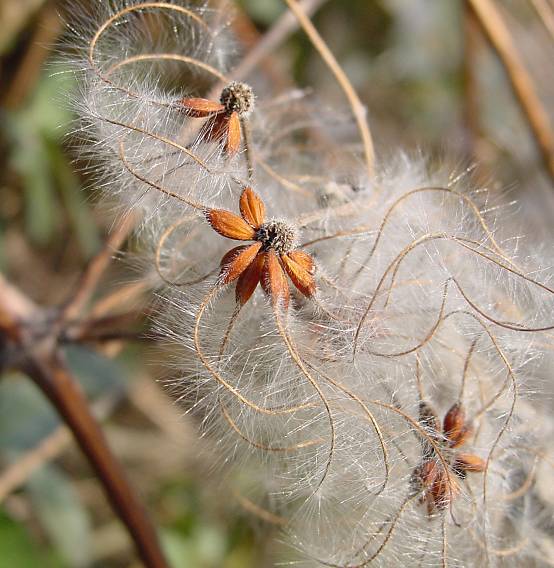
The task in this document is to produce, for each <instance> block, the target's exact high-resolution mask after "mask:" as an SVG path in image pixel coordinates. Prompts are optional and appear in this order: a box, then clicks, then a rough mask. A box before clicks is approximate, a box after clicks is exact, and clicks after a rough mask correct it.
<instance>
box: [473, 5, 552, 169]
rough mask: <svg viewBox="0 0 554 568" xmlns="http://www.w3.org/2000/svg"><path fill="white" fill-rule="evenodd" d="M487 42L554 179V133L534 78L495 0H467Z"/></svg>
mask: <svg viewBox="0 0 554 568" xmlns="http://www.w3.org/2000/svg"><path fill="white" fill-rule="evenodd" d="M468 3H469V6H470V7H471V9H472V11H473V13H474V14H475V17H476V19H477V21H478V23H479V25H480V27H481V29H482V30H483V32H484V34H485V36H486V37H487V39H488V41H489V42H490V44H491V45H492V47H493V48H494V50H495V52H496V54H497V55H498V57H499V59H500V61H501V62H502V65H503V66H504V69H505V70H506V73H507V75H508V78H509V80H510V84H511V86H512V89H513V91H514V94H515V95H516V98H517V100H518V102H519V104H520V106H521V109H522V111H523V113H524V114H525V117H526V118H527V121H528V122H529V126H530V128H531V131H532V133H533V136H534V138H535V142H536V143H537V146H538V148H539V150H540V152H541V155H542V158H543V162H544V165H545V168H546V170H547V171H548V172H549V174H550V176H551V177H552V178H554V135H553V133H552V128H551V125H550V121H549V118H548V113H547V112H546V110H545V108H544V106H543V104H542V102H541V100H540V99H539V97H538V95H537V92H536V88H535V85H534V83H533V79H532V78H531V75H530V74H529V72H528V71H527V69H526V68H525V65H524V63H523V61H522V59H521V57H520V55H519V52H518V50H517V48H516V46H515V44H514V42H513V39H512V36H511V34H510V31H509V30H508V27H507V26H506V23H505V22H504V19H503V17H502V15H501V14H500V12H499V11H498V9H497V8H496V5H495V3H494V2H493V0H468Z"/></svg>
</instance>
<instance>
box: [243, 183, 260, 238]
mask: <svg viewBox="0 0 554 568" xmlns="http://www.w3.org/2000/svg"><path fill="white" fill-rule="evenodd" d="M239 207H240V213H241V215H242V217H243V219H244V220H245V221H246V222H247V223H249V224H250V225H252V227H254V229H259V228H260V226H261V225H262V223H263V222H264V219H265V205H264V202H263V201H262V200H261V199H260V196H259V195H258V194H257V193H256V192H255V191H254V190H253V189H252V188H251V187H247V188H245V189H244V191H243V192H242V193H241V195H240V201H239Z"/></svg>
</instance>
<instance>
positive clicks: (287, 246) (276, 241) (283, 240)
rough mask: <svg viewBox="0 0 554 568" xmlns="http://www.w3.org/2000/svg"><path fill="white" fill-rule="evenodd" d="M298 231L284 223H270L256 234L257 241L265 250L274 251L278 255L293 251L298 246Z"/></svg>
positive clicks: (264, 225)
mask: <svg viewBox="0 0 554 568" xmlns="http://www.w3.org/2000/svg"><path fill="white" fill-rule="evenodd" d="M296 239H297V231H296V229H295V228H294V227H292V226H291V225H288V224H287V223H285V222H284V221H268V222H267V223H264V224H263V225H262V226H261V227H260V228H259V229H258V232H257V233H256V240H257V241H259V242H260V243H262V246H263V249H264V250H266V251H267V250H270V249H273V250H274V251H275V252H276V253H278V254H284V253H287V252H289V251H290V250H292V249H293V248H294V246H295V244H296Z"/></svg>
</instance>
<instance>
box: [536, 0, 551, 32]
mask: <svg viewBox="0 0 554 568" xmlns="http://www.w3.org/2000/svg"><path fill="white" fill-rule="evenodd" d="M531 4H533V8H535V10H536V12H537V14H538V15H539V18H540V19H541V21H542V23H543V24H544V27H545V28H546V29H547V30H548V33H549V34H550V36H551V37H552V39H554V8H553V7H552V6H551V5H549V3H548V1H547V0H531Z"/></svg>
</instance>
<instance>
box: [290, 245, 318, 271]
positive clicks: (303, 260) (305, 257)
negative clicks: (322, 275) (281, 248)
mask: <svg viewBox="0 0 554 568" xmlns="http://www.w3.org/2000/svg"><path fill="white" fill-rule="evenodd" d="M287 254H288V255H289V256H290V258H292V260H294V262H296V263H297V264H299V265H300V266H301V267H302V268H303V269H304V270H307V271H308V272H309V273H310V274H313V273H314V272H315V263H314V259H313V257H312V255H311V254H308V253H307V252H304V251H303V250H291V251H290V252H289V253H287Z"/></svg>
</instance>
